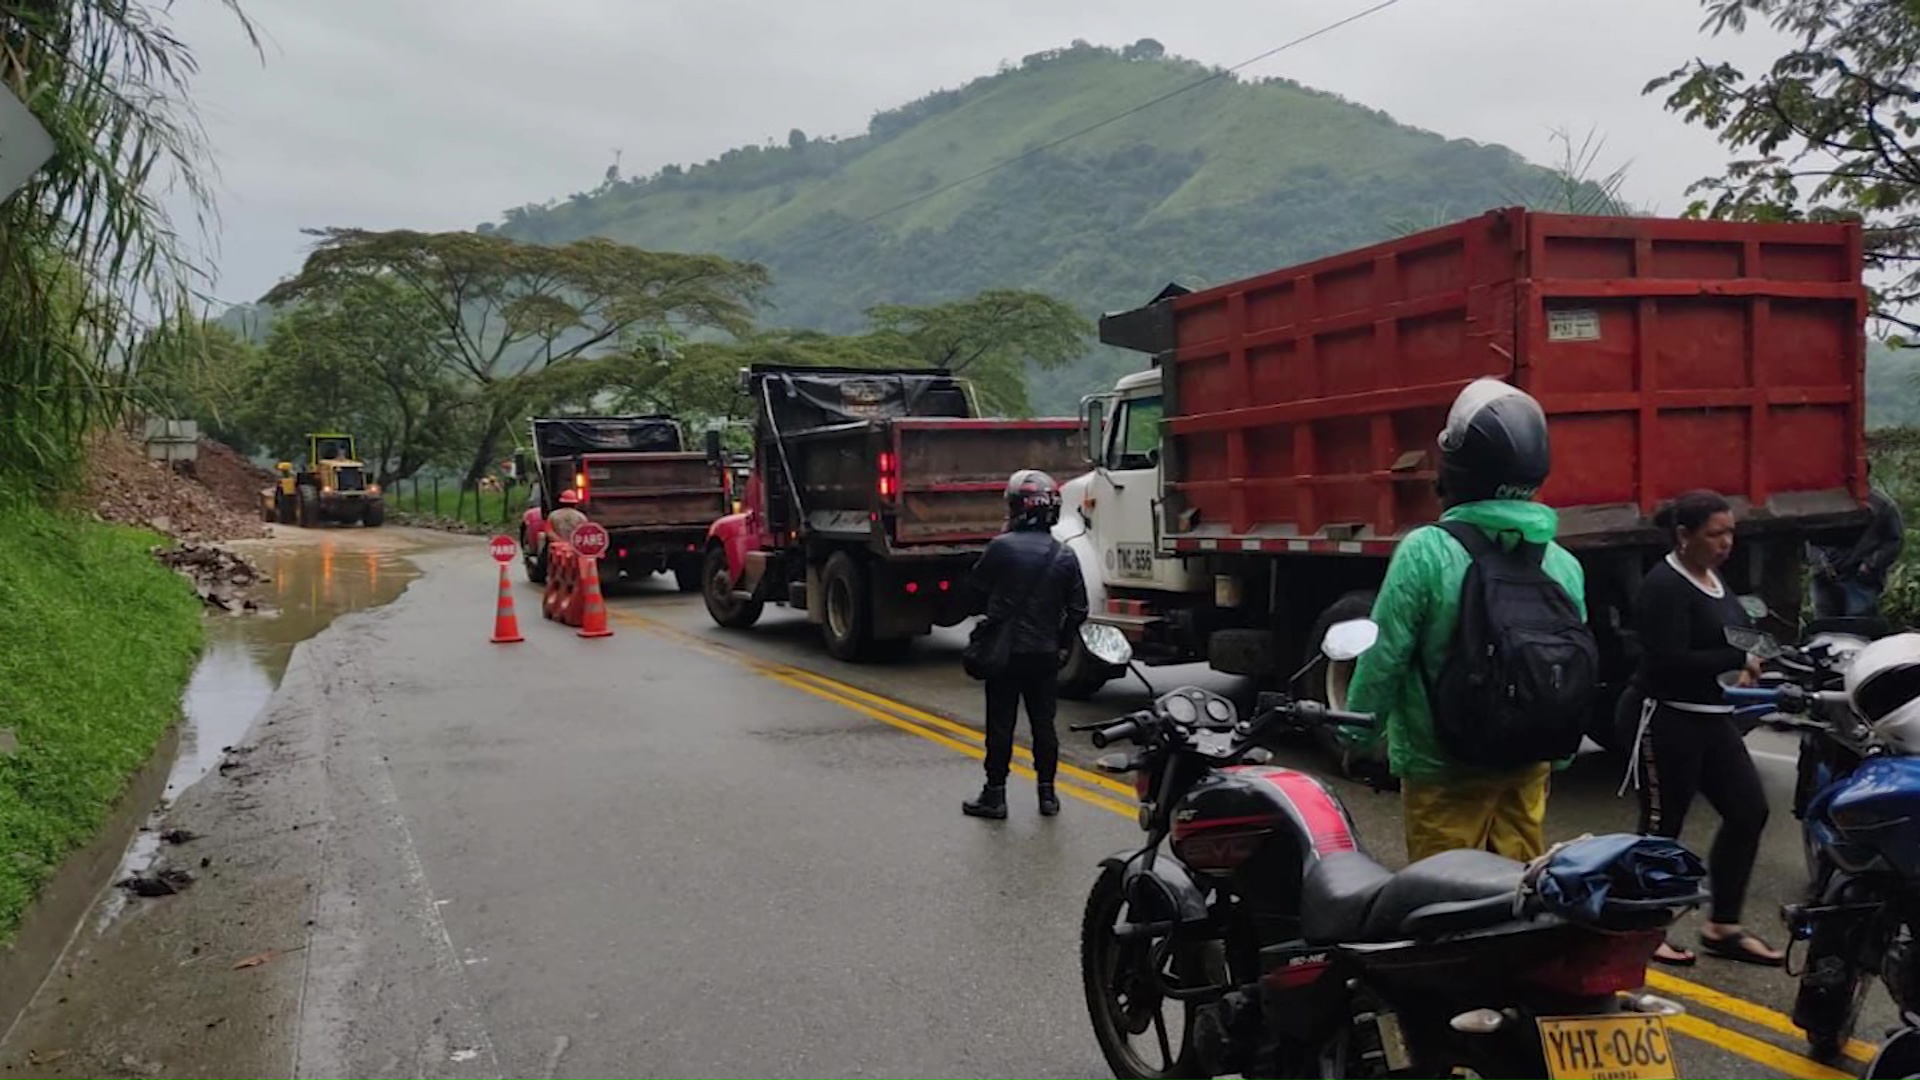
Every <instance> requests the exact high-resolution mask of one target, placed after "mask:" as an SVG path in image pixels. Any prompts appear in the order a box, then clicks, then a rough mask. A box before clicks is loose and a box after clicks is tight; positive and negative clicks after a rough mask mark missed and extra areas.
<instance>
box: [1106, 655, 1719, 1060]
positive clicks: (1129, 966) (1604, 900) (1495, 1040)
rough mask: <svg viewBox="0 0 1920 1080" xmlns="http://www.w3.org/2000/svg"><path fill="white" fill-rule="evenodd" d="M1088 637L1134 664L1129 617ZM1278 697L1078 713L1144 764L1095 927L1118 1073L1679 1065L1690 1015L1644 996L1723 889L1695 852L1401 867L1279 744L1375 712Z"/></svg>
mask: <svg viewBox="0 0 1920 1080" xmlns="http://www.w3.org/2000/svg"><path fill="white" fill-rule="evenodd" d="M1377 633H1378V628H1377V627H1376V626H1374V624H1373V623H1371V622H1369V621H1367V620H1356V621H1353V622H1347V623H1341V624H1338V625H1336V626H1334V627H1332V628H1331V629H1329V630H1328V631H1327V633H1326V637H1325V639H1324V640H1323V642H1322V644H1321V653H1322V654H1323V657H1324V658H1326V659H1332V660H1336V661H1338V660H1350V659H1353V658H1354V657H1357V656H1358V655H1360V654H1361V653H1362V652H1364V651H1365V650H1366V649H1367V648H1369V647H1371V645H1372V644H1373V641H1374V639H1375V636H1376V635H1377ZM1082 640H1083V641H1084V642H1085V644H1086V645H1087V648H1088V650H1089V651H1090V652H1091V653H1092V654H1093V655H1095V656H1098V657H1099V658H1100V659H1102V660H1104V661H1105V662H1107V663H1110V664H1113V665H1115V666H1120V665H1125V664H1128V663H1129V662H1130V660H1131V652H1130V650H1129V649H1128V648H1127V643H1126V640H1125V638H1124V637H1123V636H1122V635H1120V634H1119V633H1118V632H1117V631H1113V628H1111V627H1089V628H1088V629H1087V630H1086V631H1085V632H1084V633H1083V639H1082ZM1256 713H1257V715H1255V716H1254V717H1253V718H1252V719H1242V718H1241V717H1240V715H1239V713H1238V711H1237V709H1236V708H1235V706H1234V704H1233V703H1232V702H1231V701H1229V700H1227V699H1226V698H1224V697H1221V696H1219V695H1217V694H1213V693H1210V692H1208V691H1206V690H1203V689H1200V688H1197V687H1191V686H1189V687H1182V688H1179V689H1176V690H1173V691H1172V692H1169V693H1166V694H1161V695H1159V696H1158V697H1157V698H1156V699H1155V700H1154V701H1153V704H1152V705H1151V706H1150V707H1149V708H1146V709H1142V710H1140V711H1137V712H1133V713H1130V714H1128V715H1126V716H1122V717H1119V718H1117V719H1114V720H1111V721H1107V722H1104V723H1100V724H1088V725H1076V726H1075V728H1074V730H1079V731H1091V732H1092V740H1093V743H1094V745H1095V747H1097V748H1100V749H1106V748H1107V747H1109V746H1112V745H1115V744H1121V743H1124V744H1127V747H1128V748H1127V749H1125V750H1123V751H1120V752H1117V753H1111V754H1108V755H1107V756H1105V757H1103V758H1102V759H1101V760H1100V763H1099V765H1100V768H1101V769H1102V770H1103V771H1106V772H1109V773H1113V774H1121V775H1127V774H1130V775H1132V777H1133V778H1134V788H1135V791H1136V793H1137V794H1138V796H1139V812H1138V821H1139V825H1140V828H1141V829H1142V830H1143V831H1144V832H1145V833H1146V838H1145V842H1144V843H1143V844H1142V845H1141V846H1140V847H1139V848H1138V849H1134V850H1129V851H1123V852H1120V853H1118V854H1115V855H1113V856H1111V857H1109V858H1108V859H1106V860H1105V861H1103V862H1102V863H1101V866H1100V872H1099V877H1098V879H1097V880H1096V881H1095V883H1094V886H1093V888H1092V890H1091V892H1090V893H1089V895H1088V897H1087V903H1086V909H1085V914H1084V917H1083V921H1082V924H1081V957H1080V959H1081V974H1082V981H1083V985H1084V989H1085V992H1086V999H1087V1009H1088V1014H1089V1018H1090V1019H1091V1021H1092V1025H1093V1030H1094V1037H1095V1039H1096V1041H1097V1042H1098V1043H1099V1046H1100V1050H1101V1052H1102V1054H1103V1055H1104V1056H1105V1058H1106V1060H1107V1063H1108V1064H1109V1066H1111V1067H1112V1069H1113V1072H1114V1075H1115V1076H1116V1077H1121V1078H1158V1077H1213V1076H1221V1075H1227V1074H1238V1075H1240V1076H1246V1077H1388V1076H1450V1075H1463V1073H1462V1072H1461V1071H1460V1070H1467V1073H1466V1074H1470V1075H1477V1076H1499V1077H1548V1076H1552V1077H1599V1076H1610V1077H1674V1076H1677V1075H1679V1073H1678V1066H1677V1064H1676V1062H1675V1058H1674V1051H1673V1046H1672V1043H1671V1042H1670V1041H1669V1038H1668V1032H1667V1028H1666V1020H1667V1018H1668V1017H1670V1016H1674V1015H1678V1014H1680V1013H1681V1012H1682V1011H1683V1010H1682V1009H1681V1007H1680V1006H1679V1005H1678V1004H1677V1003H1675V1002H1672V1001H1669V1000H1666V999H1664V998H1660V997H1657V996H1655V995H1652V994H1646V993H1644V992H1636V993H1629V992H1630V991H1638V990H1639V988H1641V987H1642V986H1643V985H1644V983H1645V981H1646V965H1647V962H1648V959H1649V958H1650V957H1651V956H1652V954H1653V951H1654V949H1655V947H1656V946H1657V945H1658V944H1659V943H1660V941H1662V940H1663V939H1664V936H1665V930H1666V927H1668V926H1669V925H1670V924H1671V923H1672V922H1673V921H1674V920H1675V919H1676V918H1678V917H1679V916H1680V915H1681V914H1682V913H1683V912H1685V911H1687V910H1689V909H1691V908H1693V907H1697V906H1699V905H1700V904H1702V903H1704V902H1705V900H1706V893H1705V892H1704V890H1703V888H1702V886H1703V883H1704V880H1705V868H1704V867H1703V866H1702V865H1701V864H1700V861H1699V859H1698V858H1696V857H1695V856H1694V855H1693V854H1692V853H1691V852H1688V851H1687V850H1686V849H1685V848H1684V847H1681V846H1680V845H1679V844H1677V843H1675V842H1673V841H1668V840H1662V839H1658V838H1653V837H1640V836H1631V835H1611V836H1597V837H1596V836H1588V837H1583V838H1581V839H1579V840H1575V841H1571V842H1569V843H1567V844H1564V845H1561V846H1560V847H1558V848H1556V849H1555V850H1554V851H1552V852H1550V853H1548V854H1547V855H1546V856H1544V857H1542V858H1541V859H1538V860H1536V861H1535V862H1534V863H1532V864H1522V863H1519V862H1515V861H1513V860H1510V859H1506V858H1502V857H1501V856H1498V855H1494V854H1492V853H1490V852H1486V851H1470V850H1461V851H1449V852H1445V853H1442V854H1440V855H1435V856H1433V857H1430V858H1427V859H1422V860H1420V861H1419V862H1416V863H1414V864H1413V865H1411V866H1408V867H1407V868H1405V869H1403V870H1400V871H1398V872H1394V871H1389V870H1387V869H1386V868H1385V867H1383V866H1381V865H1380V864H1379V863H1377V862H1375V861H1374V860H1373V859H1372V858H1371V857H1369V856H1368V855H1367V854H1366V852H1365V851H1364V850H1363V848H1362V847H1361V844H1360V842H1359V839H1358V837H1357V835H1356V833H1355V829H1354V825H1353V821H1352V819H1351V817H1350V816H1349V815H1348V813H1347V810H1346V808H1345V807H1344V806H1342V805H1341V803H1340V800H1339V799H1338V798H1337V797H1336V796H1335V795H1334V793H1333V792H1332V791H1331V790H1330V789H1329V788H1328V787H1327V786H1326V785H1325V784H1323V783H1322V782H1321V781H1320V780H1318V779H1316V778H1314V777H1312V776H1310V775H1308V774H1306V773H1302V772H1296V771H1294V770H1291V769H1285V768H1279V767H1275V766H1273V765H1272V764H1270V763H1271V761H1272V754H1271V752H1270V751H1268V750H1267V749H1266V748H1265V747H1264V746H1263V745H1262V743H1263V742H1265V741H1267V740H1271V739H1273V738H1276V737H1279V736H1282V735H1289V734H1300V733H1304V732H1307V731H1310V730H1312V729H1313V728H1315V727H1317V726H1320V725H1324V724H1330V723H1337V724H1347V725H1352V726H1367V725H1370V724H1371V723H1372V719H1371V718H1370V717H1368V716H1365V715H1361V714H1357V713H1349V712H1341V711H1338V710H1334V709H1330V708H1327V707H1326V706H1325V705H1322V704H1320V703H1318V702H1315V701H1310V700H1295V699H1293V698H1291V697H1290V696H1288V695H1286V694H1282V693H1263V694H1262V695H1260V702H1259V706H1258V708H1257V710H1256ZM1170 1013H1171V1015H1169V1014H1170ZM1136 1043H1139V1044H1141V1045H1136Z"/></svg>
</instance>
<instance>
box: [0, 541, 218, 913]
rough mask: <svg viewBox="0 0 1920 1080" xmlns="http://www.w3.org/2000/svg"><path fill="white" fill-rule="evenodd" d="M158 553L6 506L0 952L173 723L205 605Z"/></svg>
mask: <svg viewBox="0 0 1920 1080" xmlns="http://www.w3.org/2000/svg"><path fill="white" fill-rule="evenodd" d="M159 542H160V538H159V537H157V536H155V535H154V534H152V533H148V532H144V531H140V530H136V529H127V528H121V527H119V526H113V525H102V524H100V523H98V522H96V521H94V520H92V519H91V518H84V517H81V516H78V515H70V514H60V513H54V512H51V511H48V510H44V509H40V508H38V507H35V506H31V505H25V506H19V505H16V506H12V507H6V508H0V731H7V730H10V731H11V733H12V736H11V738H8V737H7V736H6V735H4V734H0V941H4V940H6V939H7V938H8V937H9V936H11V934H12V932H13V929H14V927H15V925H16V924H17V923H18V921H19V919H20V916H21V914H22V912H23V911H24V910H25V909H26V906H27V903H28V901H30V900H31V899H32V898H33V895H34V890H35V889H36V888H37V887H38V886H39V885H40V883H41V882H42V881H43V880H45V879H46V878H47V877H49V876H50V875H52V874H53V872H54V871H55V870H56V869H57V868H58V867H59V865H60V862H61V860H62V859H64V858H65V857H66V856H67V855H68V854H69V853H70V852H72V851H73V850H75V849H76V848H78V847H81V846H83V845H85V844H86V843H87V842H88V841H90V840H91V839H92V838H93V836H94V834H95V832H96V831H97V830H98V829H99V827H100V824H101V822H102V821H103V820H104V819H105V818H106V816H107V813H108V811H109V810H110V809H111V808H112V806H113V803H114V801H115V799H117V798H118V797H119V795H120V793H121V791H122V789H123V787H124V785H125V783H126V780H127V778H128V776H129V775H131V774H132V773H133V772H134V771H135V770H136V769H138V768H139V767H140V766H141V764H143V763H144V762H145V761H146V760H147V759H148V757H149V756H150V755H151V754H152V753H153V748H154V746H155V745H156V744H157V743H158V742H159V740H160V737H161V736H162V735H163V734H165V732H166V730H167V727H168V726H169V725H170V724H172V723H173V722H174V720H175V719H176V718H177V717H178V716H179V712H180V697H181V693H182V691H183V690H184V689H185V688H186V685H187V679H188V678H189V677H190V676H191V675H192V672H193V664H194V660H195V658H196V656H197V655H198V653H199V649H200V642H201V626H200V610H201V604H200V600H199V598H198V597H197V596H196V595H195V594H194V592H193V589H192V587H191V586H190V585H189V584H188V582H187V581H186V579H185V578H183V577H181V576H180V575H178V574H175V573H174V572H173V571H171V570H169V569H167V568H166V567H164V566H162V565H160V564H159V563H158V562H156V561H154V559H153V558H152V557H151V556H150V555H149V554H148V552H149V549H150V548H152V547H153V545H155V544H156V543H159ZM9 746H12V749H11V750H9V749H8V747H9Z"/></svg>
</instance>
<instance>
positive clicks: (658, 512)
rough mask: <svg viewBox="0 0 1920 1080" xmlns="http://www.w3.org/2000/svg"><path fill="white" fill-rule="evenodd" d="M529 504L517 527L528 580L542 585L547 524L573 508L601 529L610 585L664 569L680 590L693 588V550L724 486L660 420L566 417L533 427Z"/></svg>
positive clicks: (675, 428) (696, 567) (719, 506)
mask: <svg viewBox="0 0 1920 1080" xmlns="http://www.w3.org/2000/svg"><path fill="white" fill-rule="evenodd" d="M533 453H534V460H533V461H530V462H528V463H527V464H526V466H525V467H523V468H521V469H520V470H518V471H520V472H521V473H523V474H524V475H526V476H528V477H529V480H530V483H531V489H530V494H529V503H530V505H529V506H528V508H527V511H526V514H525V515H524V516H523V518H522V520H521V524H520V551H521V556H522V558H523V559H524V560H525V562H526V568H527V578H528V579H529V580H531V581H533V582H534V583H536V584H538V583H541V582H544V581H546V579H547V546H546V545H547V540H548V539H549V537H548V535H547V523H546V519H547V518H548V517H549V516H550V515H552V514H553V513H554V512H555V511H557V510H559V509H560V507H561V505H562V504H561V502H560V495H561V493H562V492H566V491H572V492H574V497H575V498H576V499H577V500H578V501H577V502H574V503H573V504H572V505H573V506H574V508H575V509H577V510H579V511H580V512H581V513H583V514H585V515H586V516H587V519H588V520H590V521H593V522H595V523H596V524H599V525H601V526H604V527H605V528H606V530H607V532H608V534H609V536H610V538H611V541H612V543H611V545H610V547H609V549H608V551H607V554H606V556H605V557H604V558H602V559H601V560H600V565H601V567H602V570H601V573H602V574H603V575H606V576H608V577H612V578H618V577H620V576H622V575H625V576H627V577H641V576H644V575H648V574H659V573H667V572H671V573H672V574H673V575H674V578H675V581H676V582H677V583H678V585H679V587H680V590H681V591H682V592H694V591H696V590H698V589H699V588H700V545H701V543H702V542H703V541H704V540H705V539H706V535H707V527H708V526H709V525H711V524H713V519H714V518H717V517H719V516H720V515H721V514H724V513H726V512H727V510H728V509H729V507H728V502H727V490H728V483H727V478H726V476H725V475H724V474H723V471H722V470H721V469H720V468H719V467H717V466H715V465H714V464H713V463H712V462H711V461H710V460H709V458H708V454H706V453H705V452H702V451H698V450H691V451H690V450H688V449H687V448H686V443H685V436H684V434H683V433H682V431H681V427H680V424H679V422H678V421H676V420H674V419H673V418H672V417H668V416H567V417H541V418H536V419H535V420H534V421H533Z"/></svg>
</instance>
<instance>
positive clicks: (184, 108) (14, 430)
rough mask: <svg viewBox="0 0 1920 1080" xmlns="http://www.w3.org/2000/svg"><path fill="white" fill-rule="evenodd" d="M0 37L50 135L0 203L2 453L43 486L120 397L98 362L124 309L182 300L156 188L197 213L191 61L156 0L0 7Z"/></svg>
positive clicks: (9, 79) (183, 263) (201, 175)
mask: <svg viewBox="0 0 1920 1080" xmlns="http://www.w3.org/2000/svg"><path fill="white" fill-rule="evenodd" d="M225 6H226V7H228V8H229V9H230V10H232V11H233V12H234V13H235V15H236V16H237V17H239V19H240V22H241V25H242V27H243V28H244V29H245V30H246V31H247V32H248V33H249V34H251V32H252V28H251V26H250V25H248V24H247V22H246V20H245V18H244V16H240V15H239V9H238V7H237V5H236V4H235V3H234V0H225ZM0 40H4V42H5V46H6V47H5V48H4V49H0V81H4V82H5V84H6V85H7V86H8V87H9V88H11V89H12V91H13V92H14V94H15V95H17V96H18V97H19V98H20V99H21V100H22V101H23V102H25V103H26V105H27V107H28V109H29V110H30V111H31V112H32V113H33V115H34V117H35V118H36V119H37V120H39V121H40V123H41V125H42V126H43V127H45V129H46V131H47V133H48V135H50V136H51V137H52V141H53V156H52V158H51V159H50V160H49V161H48V162H47V163H46V165H45V166H43V167H42V169H41V170H40V172H39V173H38V174H37V175H35V176H34V177H33V178H32V179H31V180H30V181H29V182H28V183H27V185H26V187H25V188H23V189H22V190H20V191H19V192H17V193H15V194H14V195H13V197H12V198H10V199H9V200H8V201H7V202H6V203H5V204H4V205H0V463H4V466H5V467H6V469H7V471H8V472H10V473H12V474H14V475H15V477H16V478H18V479H20V480H23V481H25V482H27V483H30V484H36V485H39V486H40V487H41V488H42V489H45V488H46V487H49V486H51V485H53V484H56V483H58V482H61V481H63V480H66V479H70V478H71V477H72V476H73V475H74V473H75V469H76V466H77V464H78V461H79V448H80V446H81V441H82V438H83V436H84V435H85V434H86V432H87V431H88V430H89V429H90V428H91V427H93V426H95V425H96V424H98V423H100V422H102V421H104V420H107V419H109V418H110V417H111V416H112V415H113V414H114V413H115V412H116V411H117V410H118V409H119V408H120V406H121V405H122V404H124V402H125V397H124V395H123V393H122V388H121V387H120V386H118V385H116V382H117V377H118V376H117V374H116V373H115V372H113V371H111V370H110V369H109V361H108V359H107V356H108V355H109V353H110V351H111V348H110V347H112V346H118V345H121V344H124V345H126V346H128V347H131V346H132V345H133V341H132V340H131V338H132V336H133V331H134V325H133V324H134V314H135V313H136V312H140V311H143V310H144V311H152V310H154V309H159V310H160V311H162V312H164V313H169V314H170V313H172V312H173V311H176V310H180V309H182V308H184V306H185V305H184V303H183V300H184V297H185V291H186V287H187V285H188V283H189V282H190V281H191V280H192V279H193V278H194V276H195V268H194V267H192V266H191V265H190V263H189V262H188V260H187V259H186V257H185V255H184V253H183V251H182V249H181V246H180V244H179V239H178V237H179V232H180V230H179V229H178V228H177V227H176V226H175V225H174V224H173V223H172V222H170V221H169V220H168V216H167V214H166V212H165V209H164V206H163V204H162V199H163V198H164V196H163V194H162V188H163V187H165V186H167V184H168V183H169V182H170V183H171V184H172V185H173V186H176V187H178V188H180V189H181V190H183V191H184V192H185V195H186V198H187V200H188V203H189V205H191V206H192V207H193V209H194V211H195V212H196V213H198V214H201V215H205V214H207V213H210V212H211V196H210V190H209V188H208V186H207V183H206V172H207V169H206V166H207V157H206V153H205V148H204V144H203V141H202V138H201V133H200V129H199V126H198V124H197V122H196V120H195V117H194V114H193V111H192V108H191V105H190V103H189V100H188V80H189V78H190V77H191V76H192V74H193V72H194V60H193V55H192V52H191V51H190V50H189V49H188V48H187V47H186V45H184V44H183V43H181V41H180V40H179V39H178V38H177V37H175V36H174V35H173V33H172V32H171V29H170V27H169V26H168V18H167V13H166V10H165V6H164V5H154V4H150V3H142V2H140V0H114V2H106V0H43V2H38V3H32V4H26V3H14V4H8V5H6V6H5V8H4V10H0ZM157 177H166V178H168V179H167V181H159V180H157V179H156V178H157Z"/></svg>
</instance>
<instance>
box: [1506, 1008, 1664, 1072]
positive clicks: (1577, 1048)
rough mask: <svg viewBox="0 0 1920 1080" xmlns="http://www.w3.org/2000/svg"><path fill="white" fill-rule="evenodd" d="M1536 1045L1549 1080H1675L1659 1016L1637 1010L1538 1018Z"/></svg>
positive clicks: (1661, 1018) (1662, 1019)
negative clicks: (1595, 1014)
mask: <svg viewBox="0 0 1920 1080" xmlns="http://www.w3.org/2000/svg"><path fill="white" fill-rule="evenodd" d="M1537 1023H1538V1024H1539V1025H1540V1046H1541V1049H1543V1050H1545V1051H1546V1055H1547V1075H1548V1076H1550V1077H1552V1078H1553V1080H1576V1078H1577V1080H1674V1078H1676V1077H1678V1076H1679V1075H1680V1073H1679V1070H1678V1068H1677V1067H1676V1066H1675V1064H1674V1061H1673V1044H1672V1043H1671V1042H1669V1041H1668V1039H1667V1022H1666V1019H1665V1018H1664V1017H1660V1016H1648V1015H1643V1014H1640V1013H1614V1014H1611V1015H1607V1016H1558V1017H1542V1018H1541V1019H1540V1020H1538V1021H1537Z"/></svg>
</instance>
